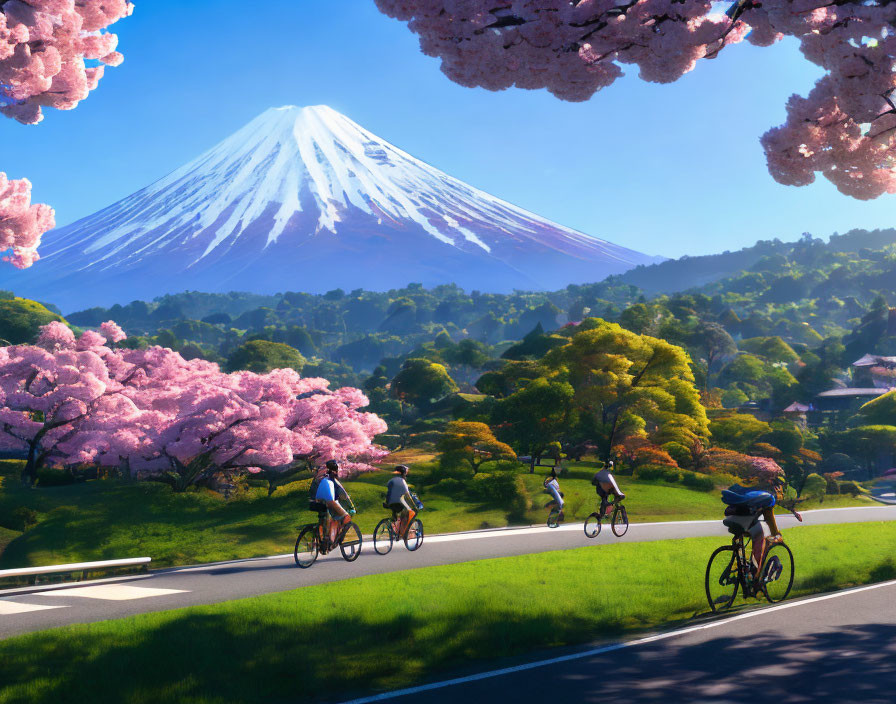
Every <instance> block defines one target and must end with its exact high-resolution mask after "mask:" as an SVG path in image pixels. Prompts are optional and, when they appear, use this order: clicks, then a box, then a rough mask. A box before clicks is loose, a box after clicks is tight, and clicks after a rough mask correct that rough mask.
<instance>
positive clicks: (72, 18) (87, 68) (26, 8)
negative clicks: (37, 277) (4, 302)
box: [0, 0, 133, 268]
mask: <svg viewBox="0 0 896 704" xmlns="http://www.w3.org/2000/svg"><path fill="white" fill-rule="evenodd" d="M132 10H133V5H132V4H131V3H130V2H129V1H128V0H77V2H76V1H75V0H27V1H25V0H5V1H4V2H0V114H3V115H6V116H7V117H10V118H13V119H15V120H17V121H19V122H21V123H23V124H26V125H35V124H37V123H38V122H40V121H41V120H42V119H43V108H46V107H51V108H56V109H57V110H71V109H73V108H74V107H76V106H77V105H78V103H79V102H80V101H81V100H83V99H84V98H86V97H87V95H88V94H89V93H90V91H92V90H93V89H94V88H96V87H97V84H98V83H99V80H100V79H101V78H102V77H103V71H104V70H105V66H118V65H119V64H120V63H121V62H122V60H123V57H122V55H121V54H120V53H118V52H117V51H116V50H115V49H116V46H117V44H118V38H117V37H116V36H115V35H114V34H110V33H108V32H106V28H107V27H109V26H110V25H111V24H113V23H115V22H117V21H118V20H119V19H121V18H123V17H127V16H128V15H130V14H131V11H132ZM54 226H55V220H54V216H53V210H52V208H50V207H49V206H46V205H33V204H32V203H31V183H30V182H29V181H28V180H27V179H21V180H10V179H8V178H7V175H6V174H5V173H3V172H0V251H7V250H10V249H11V250H12V255H11V256H7V257H4V259H5V260H6V261H9V262H12V264H13V265H14V266H16V267H19V268H26V267H29V266H31V265H32V264H33V263H34V262H35V261H36V260H37V259H38V254H37V247H38V246H39V245H40V239H41V236H42V235H43V233H45V232H46V231H47V230H50V229H52V228H53V227H54Z"/></svg>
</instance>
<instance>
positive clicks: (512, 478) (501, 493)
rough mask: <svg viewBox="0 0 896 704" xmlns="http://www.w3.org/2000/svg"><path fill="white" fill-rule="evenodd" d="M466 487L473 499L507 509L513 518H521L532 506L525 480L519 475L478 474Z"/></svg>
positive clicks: (504, 473) (507, 473)
mask: <svg viewBox="0 0 896 704" xmlns="http://www.w3.org/2000/svg"><path fill="white" fill-rule="evenodd" d="M466 487H467V496H469V497H470V498H471V499H473V500H474V501H481V502H482V503H487V504H490V505H494V506H500V507H502V508H505V509H507V510H508V511H509V512H510V514H511V517H521V516H522V515H523V514H524V513H525V512H526V511H527V510H528V509H529V508H531V506H532V502H531V500H530V499H529V495H528V493H527V492H526V486H525V484H524V483H523V478H522V477H521V476H520V475H518V474H512V473H510V472H496V473H494V474H477V475H476V476H475V477H473V479H472V480H470V481H469V482H467V483H466Z"/></svg>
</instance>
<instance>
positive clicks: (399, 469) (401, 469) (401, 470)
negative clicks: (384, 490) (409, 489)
mask: <svg viewBox="0 0 896 704" xmlns="http://www.w3.org/2000/svg"><path fill="white" fill-rule="evenodd" d="M394 473H395V474H400V475H401V476H403V477H406V476H408V467H407V465H404V464H399V465H395V470H394Z"/></svg>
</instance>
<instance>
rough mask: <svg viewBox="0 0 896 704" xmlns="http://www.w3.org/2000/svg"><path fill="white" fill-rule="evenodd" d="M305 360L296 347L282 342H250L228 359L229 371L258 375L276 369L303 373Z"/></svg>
mask: <svg viewBox="0 0 896 704" xmlns="http://www.w3.org/2000/svg"><path fill="white" fill-rule="evenodd" d="M304 366H305V358H304V357H303V356H302V355H301V354H300V353H299V351H298V350H297V349H295V348H294V347H290V346H289V345H284V344H283V343H281V342H268V341H267V340H250V341H249V342H247V343H246V344H244V345H242V346H241V347H238V348H237V349H236V350H234V351H233V353H232V354H231V355H230V357H228V359H227V369H228V371H237V370H239V369H246V370H248V371H250V372H255V373H256V374H266V373H267V372H269V371H272V370H274V369H295V370H296V371H298V372H301V371H302V368H303V367H304Z"/></svg>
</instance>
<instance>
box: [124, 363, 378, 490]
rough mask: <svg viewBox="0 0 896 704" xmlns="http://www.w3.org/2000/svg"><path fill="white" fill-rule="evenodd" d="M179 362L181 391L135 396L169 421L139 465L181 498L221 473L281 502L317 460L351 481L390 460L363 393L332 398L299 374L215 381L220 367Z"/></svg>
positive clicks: (141, 387)
mask: <svg viewBox="0 0 896 704" xmlns="http://www.w3.org/2000/svg"><path fill="white" fill-rule="evenodd" d="M152 351H153V350H148V352H152ZM172 354H173V355H174V356H175V358H174V359H173V360H172V359H170V358H171V356H172V355H165V358H166V360H165V362H166V364H167V366H169V367H170V366H172V365H173V364H177V365H178V366H179V367H180V368H179V369H177V370H171V369H170V368H169V369H168V373H167V374H166V375H165V378H172V377H175V378H176V377H178V376H183V377H185V380H184V381H183V382H182V383H181V384H176V385H175V384H171V383H170V382H167V381H166V382H164V383H159V378H158V377H156V378H152V379H150V380H149V381H145V380H144V381H143V383H140V382H138V383H137V387H136V390H135V391H134V393H133V394H131V393H130V391H128V392H126V393H128V394H129V395H130V396H131V397H132V398H133V400H134V402H135V405H136V406H138V407H139V408H142V409H144V410H147V411H150V410H162V411H163V412H164V413H166V416H165V418H164V419H163V422H162V424H161V427H159V428H157V429H156V430H155V432H154V435H153V438H152V439H151V441H149V442H147V443H146V445H145V446H144V450H143V452H141V453H138V454H137V455H136V456H135V455H132V456H131V458H130V461H129V464H130V467H131V470H132V471H136V473H137V474H138V475H139V476H144V477H146V478H155V479H159V480H161V481H165V482H167V483H169V484H170V485H171V486H172V487H174V488H175V490H180V491H182V490H184V489H186V488H187V487H189V486H191V485H192V484H194V483H196V482H197V481H200V480H202V479H204V478H205V477H207V476H209V475H210V474H211V473H214V472H219V471H224V472H231V473H232V472H242V471H252V472H254V473H260V474H262V476H264V478H265V479H267V481H268V490H269V493H273V492H274V491H275V490H276V488H277V487H278V486H280V485H281V484H283V483H285V482H286V481H288V480H289V479H291V478H294V477H295V476H296V475H297V474H298V473H300V472H302V471H304V470H307V469H309V468H310V462H312V461H314V460H319V461H326V460H329V459H337V460H341V461H342V462H343V468H342V469H343V473H344V474H348V475H350V474H352V473H357V472H359V471H365V470H369V469H371V468H372V467H371V466H370V462H373V461H376V460H378V459H380V458H381V457H383V456H384V455H385V454H386V452H385V451H384V450H381V449H380V448H378V447H376V446H375V445H374V444H373V437H374V436H375V435H378V434H380V433H383V432H385V431H386V429H387V427H386V424H385V423H384V422H383V421H382V420H380V419H379V418H378V417H377V416H376V415H374V414H371V413H363V412H361V411H359V409H360V408H362V407H364V406H366V405H367V399H366V397H365V396H364V395H363V394H362V393H361V392H360V391H358V390H357V389H352V388H348V387H344V388H341V389H338V390H336V391H330V390H329V389H328V385H329V382H327V381H326V380H325V379H302V378H301V377H299V375H298V373H297V372H295V371H294V370H291V369H278V370H274V371H272V372H270V373H268V374H264V375H260V374H255V373H252V372H237V373H233V374H222V373H220V372H218V373H215V369H212V370H211V371H210V372H209V369H208V367H212V368H214V367H215V365H209V363H207V362H205V363H200V360H192V361H190V362H187V361H186V360H183V359H182V358H181V359H180V360H177V359H176V357H179V355H177V353H172ZM191 365H195V366H198V367H199V374H197V375H196V376H190V374H189V371H185V370H188V368H189V367H190V366H191ZM150 371H151V372H152V371H154V370H150ZM179 372H183V374H182V375H181V374H179Z"/></svg>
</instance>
